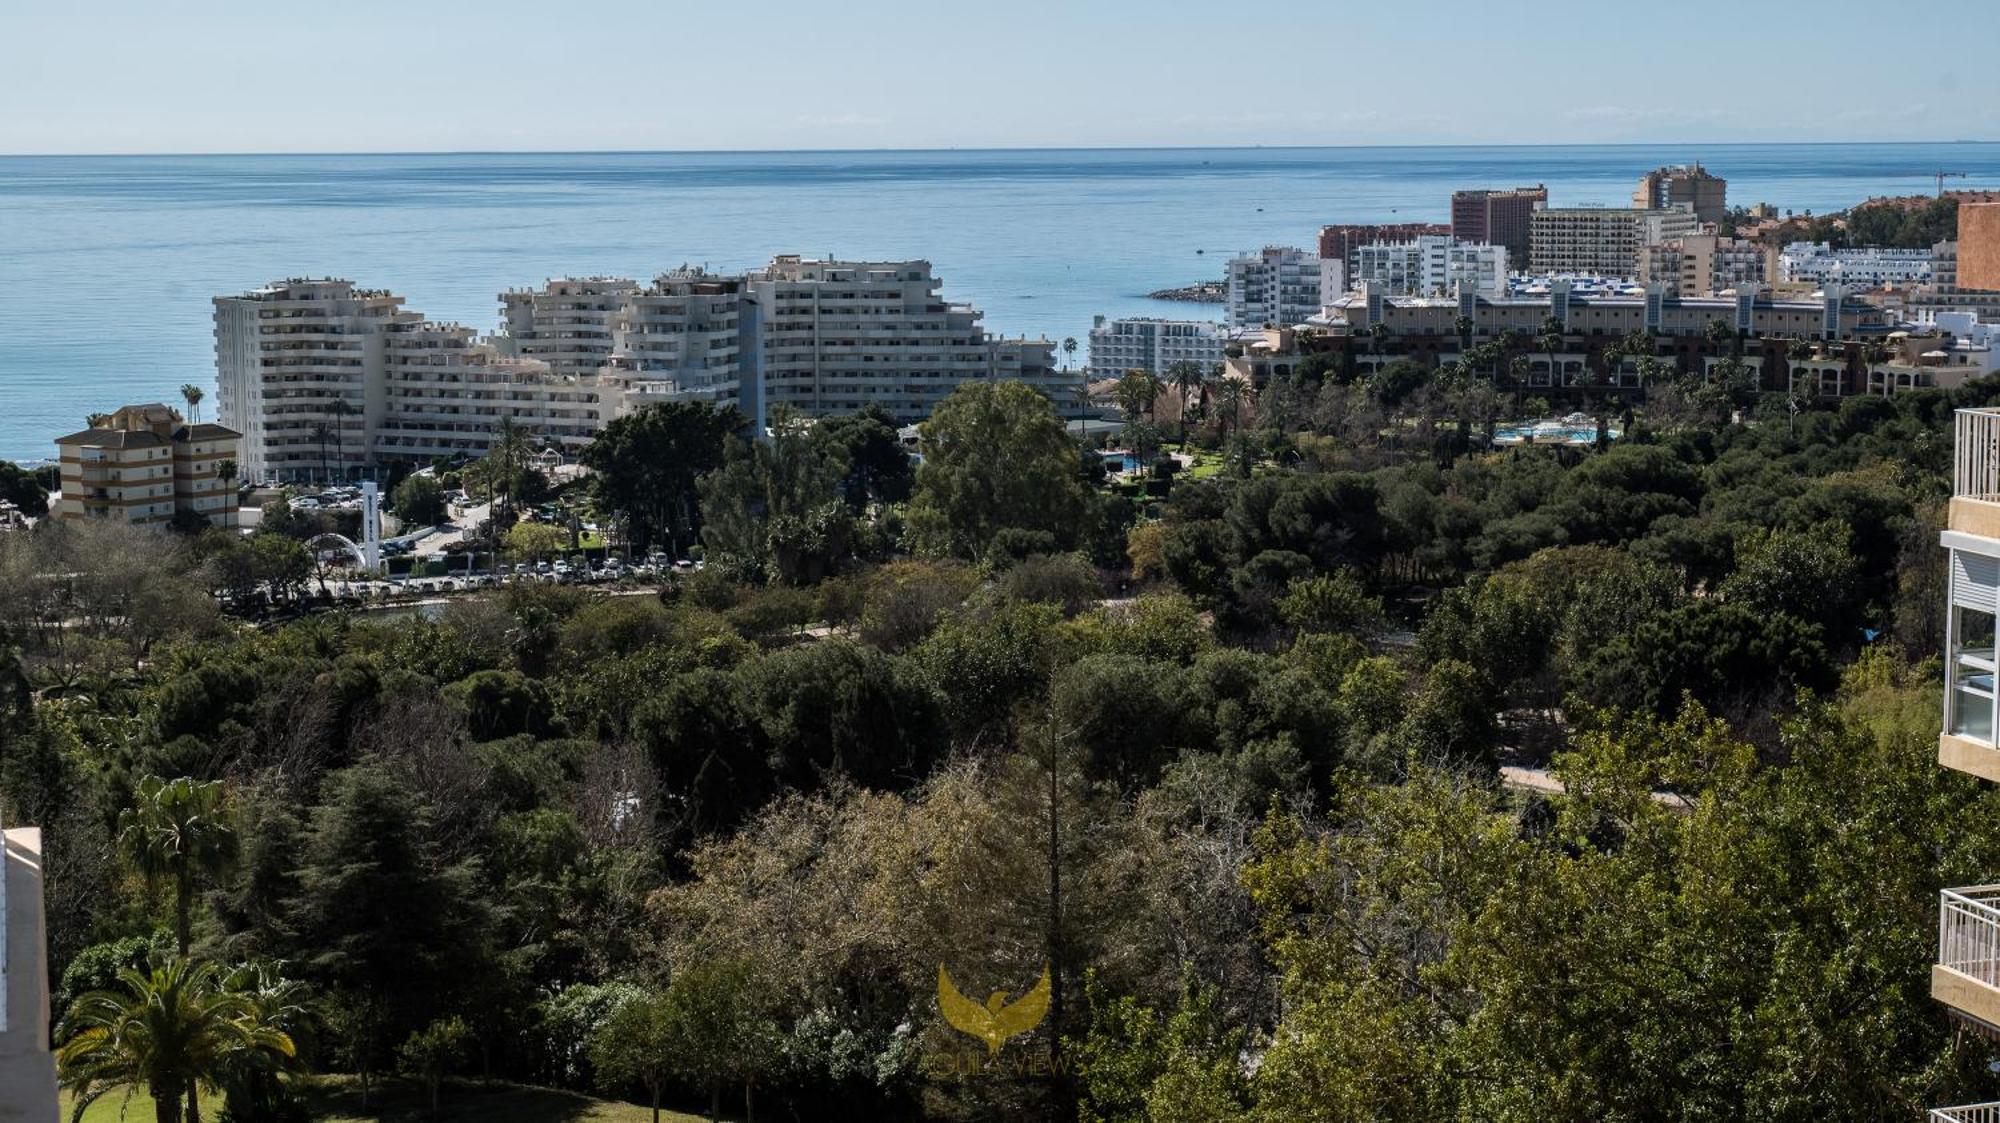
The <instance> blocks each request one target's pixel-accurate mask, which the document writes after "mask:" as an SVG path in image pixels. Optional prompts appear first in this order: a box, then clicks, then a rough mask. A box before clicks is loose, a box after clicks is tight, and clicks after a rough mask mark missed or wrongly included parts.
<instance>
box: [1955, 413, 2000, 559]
mask: <svg viewBox="0 0 2000 1123" xmlns="http://www.w3.org/2000/svg"><path fill="white" fill-rule="evenodd" d="M1956 436H1957V440H1956V444H1955V449H1956V451H1955V453H1954V455H1953V470H1952V489H1951V514H1950V518H1949V521H1948V523H1947V525H1948V526H1950V528H1951V529H1953V530H1956V531H1959V532H1961V533H1964V534H1976V535H1978V536H1980V537H1981V538H1995V539H2000V409H1995V408H1990V407H1989V408H1985V409H1962V410H1959V411H1958V432H1957V434H1956Z"/></svg>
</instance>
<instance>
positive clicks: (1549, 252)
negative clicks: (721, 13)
mask: <svg viewBox="0 0 2000 1123" xmlns="http://www.w3.org/2000/svg"><path fill="white" fill-rule="evenodd" d="M1696 227H1697V221H1696V219H1695V215H1694V211H1693V209H1692V208H1691V207H1690V206H1689V205H1687V204H1685V203H1681V204H1676V205H1674V206H1672V207H1668V208H1665V209H1658V208H1646V207H1544V208H1542V209H1541V210H1538V211H1536V212H1535V215H1534V219H1533V222H1532V225H1531V228H1530V232H1529V239H1528V266H1529V268H1530V270H1532V271H1533V272H1536V273H1593V274H1597V275H1599V276H1608V277H1636V276H1638V274H1639V251H1640V250H1642V249H1644V248H1645V247H1647V246H1649V245H1653V244H1654V243H1656V242H1664V241H1667V240H1668V239H1671V238H1678V237H1681V236H1682V235H1685V234H1692V233H1695V231H1696Z"/></svg>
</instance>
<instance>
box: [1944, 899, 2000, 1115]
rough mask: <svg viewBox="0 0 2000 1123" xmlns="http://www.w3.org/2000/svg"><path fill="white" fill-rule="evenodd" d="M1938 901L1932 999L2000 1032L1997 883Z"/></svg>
mask: <svg viewBox="0 0 2000 1123" xmlns="http://www.w3.org/2000/svg"><path fill="white" fill-rule="evenodd" d="M1938 897H1939V899H1938V955H1937V963H1936V964H1934V965H1933V966H1932V967H1931V997H1933V998H1935V999H1937V1000H1938V1001H1939V1002H1942V1003H1944V1004H1945V1005H1947V1006H1949V1007H1951V1008H1952V1009H1953V1010H1956V1011H1957V1012H1958V1013H1960V1014H1961V1015H1963V1016H1965V1017H1967V1018H1970V1019H1972V1020H1973V1021H1974V1022H1976V1023H1978V1024H1979V1025H1981V1026H1983V1027H1986V1028H1987V1029H1988V1031H1989V1032H1995V1033H2000V885H1976V886H1971V887H1968V888H1963V889H1945V890H1942V891H1941V892H1940V893H1939V895H1938ZM1995 1123H2000V1120H1996V1121H1995Z"/></svg>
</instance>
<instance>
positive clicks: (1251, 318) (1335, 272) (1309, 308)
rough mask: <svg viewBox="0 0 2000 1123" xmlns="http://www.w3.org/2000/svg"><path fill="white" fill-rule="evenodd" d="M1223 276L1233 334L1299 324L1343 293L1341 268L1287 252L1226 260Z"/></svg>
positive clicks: (1273, 249) (1278, 249)
mask: <svg viewBox="0 0 2000 1123" xmlns="http://www.w3.org/2000/svg"><path fill="white" fill-rule="evenodd" d="M1227 276H1228V284H1227V286H1226V287H1227V294H1228V295H1227V301H1228V304H1227V308H1228V321H1229V326H1230V327H1231V328H1234V329H1242V328H1260V327H1263V326H1265V325H1266V324H1271V325H1275V326H1278V327H1288V326H1290V325H1292V324H1302V323H1304V322H1306V321H1307V320H1309V319H1311V318H1312V317H1314V316H1317V315H1319V311H1320V309H1322V308H1324V307H1326V306H1327V305H1328V304H1330V303H1332V302H1333V301H1334V300H1335V299H1336V298H1338V297H1339V296H1340V295H1341V294H1342V293H1344V292H1345V291H1346V284H1345V282H1346V276H1345V274H1344V267H1343V266H1342V264H1341V263H1340V262H1338V261H1323V260H1321V259H1320V257H1319V255H1318V254H1315V253H1311V252H1308V251H1306V250H1301V249H1293V248H1290V247H1287V246H1266V247H1264V249H1263V250H1262V251H1261V252H1259V253H1255V254H1245V255H1243V256H1241V257H1234V258H1231V259H1230V260H1229V265H1228V274H1227Z"/></svg>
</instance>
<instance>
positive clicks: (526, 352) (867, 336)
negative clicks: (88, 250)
mask: <svg viewBox="0 0 2000 1123" xmlns="http://www.w3.org/2000/svg"><path fill="white" fill-rule="evenodd" d="M941 285H942V282H941V281H939V280H938V278H937V277H936V276H934V275H933V274H932V272H931V266H930V263H929V262H924V261H904V262H836V261H809V260H804V259H801V258H798V257H780V258H777V259H776V260H774V261H773V262H772V263H771V264H770V265H768V266H765V267H764V268H762V269H759V270H756V271H753V272H751V273H749V274H743V275H735V276H720V275H716V274H711V273H708V272H705V271H703V270H700V269H689V268H682V269H679V270H675V271H673V272H669V273H664V274H661V275H660V276H658V277H656V278H654V279H653V281H652V282H651V283H650V284H643V285H642V284H640V283H638V282H636V281H632V280H628V279H625V278H621V277H585V278H561V279H557V280H552V281H549V282H547V283H546V284H544V285H543V286H541V287H540V288H534V289H516V290H511V291H508V292H505V293H502V294H501V295H500V306H501V325H502V326H501V331H500V333H499V334H497V335H494V336H492V337H488V338H481V337H480V336H478V335H476V334H475V333H474V332H473V331H472V330H471V329H470V328H466V327H463V326H460V325H457V324H449V323H438V322H434V321H431V320H427V319H425V318H424V317H423V316H422V315H421V314H420V313H417V312H414V311H409V310H406V309H405V308H404V307H403V298H402V297H399V296H395V295H393V294H390V293H388V292H384V291H380V290H366V289H357V288H355V287H354V285H352V284H351V283H349V282H347V281H340V280H307V279H294V280H290V281H282V282H278V283H275V284H272V285H267V286H265V287H263V288H261V289H256V290H253V291H251V292H247V293H244V294H242V295H241V296H231V297H218V298H217V299H216V301H215V324H216V328H215V334H216V373H217V381H218V383H219V392H218V394H217V401H218V404H219V406H220V415H221V417H222V419H223V421H224V422H225V423H227V424H230V425H232V426H233V427H235V428H237V429H238V430H240V431H241V432H242V433H243V438H244V439H243V448H242V454H241V455H242V471H243V476H244V478H246V479H250V480H257V481H264V480H296V479H322V478H347V477H351V476H354V475H356V474H358V473H359V472H361V471H363V470H364V469H366V468H368V467H371V466H374V465H378V464H380V463H382V462H384V461H386V460H398V459H401V460H410V459H429V458H432V457H436V456H442V455H451V454H455V453H472V454H478V453H483V452H484V451H486V449H487V448H488V447H490V446H491V444H492V439H493V435H494V433H495V432H496V431H497V430H498V428H499V426H500V423H501V421H502V420H503V419H507V420H511V421H512V422H513V423H514V424H516V425H518V426H519V427H521V428H522V429H524V430H526V431H527V432H528V433H529V434H530V435H531V436H532V437H533V438H535V439H536V440H539V441H542V442H545V443H548V444H553V445H560V446H566V447H569V448H571V449H575V448H578V447H581V446H582V445H583V444H585V443H588V442H589V441H590V439H591V438H592V437H593V436H595V434H596V433H597V431H598V430H599V429H600V428H601V427H602V426H603V425H604V423H605V422H607V421H609V420H610V419H611V418H613V417H616V416H618V415H619V414H620V413H623V412H627V411H629V410H631V409H635V408H638V407H640V406H642V405H646V404H649V403H653V402H663V401H708V402H714V403H717V404H721V405H734V406H738V407H739V408H741V409H743V410H744V412H745V413H747V414H749V415H750V416H751V417H752V418H753V419H761V418H762V417H763V411H764V410H765V408H766V407H768V406H770V405H775V404H783V405H787V406H790V407H792V408H795V409H798V410H801V411H803V412H805V413H809V414H824V413H845V412H851V411H853V410H857V409H860V408H861V407H862V406H864V405H867V404H869V403H871V402H874V403H879V404H881V405H883V406H886V407H887V408H888V409H889V411H890V412H891V413H892V414H894V415H895V416H896V417H897V418H899V419H901V420H904V421H917V420H921V419H922V418H923V417H924V416H925V415H927V414H928V413H929V412H930V410H931V408H932V407H933V406H935V405H936V404H937V403H938V402H939V401H940V400H942V399H943V398H944V397H945V396H946V395H947V394H949V393H950V392H951V391H952V389H954V388H955V387H957V386H958V384H959V383H962V382H965V381H969V380H974V379H986V380H1006V379H1015V380H1019V381H1023V382H1026V383H1028V384H1030V385H1032V386H1034V387H1035V388H1036V389H1038V390H1040V391H1042V392H1043V393H1044V394H1046V395H1048V396H1049V397H1050V398H1051V399H1052V400H1054V401H1055V402H1056V403H1057V405H1058V407H1059V408H1062V409H1065V410H1074V409H1075V408H1076V407H1077V405H1078V403H1079V399H1080V395H1079V394H1078V392H1077V390H1076V389H1075V388H1074V387H1073V386H1072V382H1073V379H1072V378H1071V377H1070V376H1067V375H1062V374H1060V373H1059V372H1057V371H1056V369H1055V362H1054V355H1055V344H1053V343H1051V342H1049V341H1047V340H1026V339H1001V338H997V337H994V336H991V335H988V334H987V332H986V331H985V330H984V328H982V327H981V326H980V323H979V320H980V313H979V312H977V311H975V310H974V309H972V308H971V307H969V306H967V305H964V304H951V303H947V302H946V301H945V300H944V299H943V298H942V297H941V296H940V295H939V289H940V287H941Z"/></svg>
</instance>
